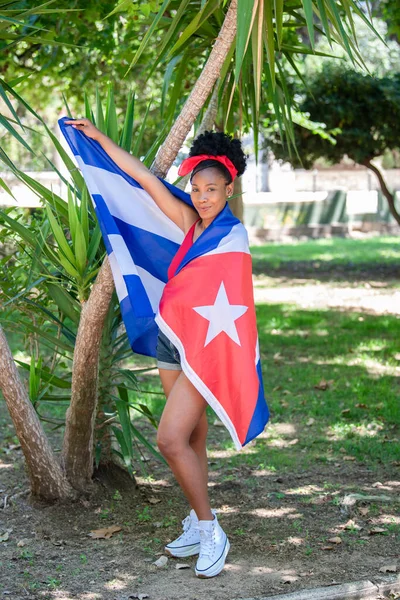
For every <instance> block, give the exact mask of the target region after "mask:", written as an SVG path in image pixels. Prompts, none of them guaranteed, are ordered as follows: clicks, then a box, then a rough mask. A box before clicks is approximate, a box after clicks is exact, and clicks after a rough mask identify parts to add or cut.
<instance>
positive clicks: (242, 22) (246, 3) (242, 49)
mask: <svg viewBox="0 0 400 600" xmlns="http://www.w3.org/2000/svg"><path fill="white" fill-rule="evenodd" d="M258 2H259V0H238V8H237V33H236V66H235V83H236V84H237V82H238V81H239V76H240V70H241V67H242V63H243V59H244V55H245V54H246V50H247V46H248V43H249V40H250V35H251V28H252V26H253V22H254V18H255V15H256V10H257V5H258ZM268 3H269V0H268V1H267V4H268Z"/></svg>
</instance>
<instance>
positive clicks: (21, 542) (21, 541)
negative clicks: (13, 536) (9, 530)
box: [17, 540, 26, 548]
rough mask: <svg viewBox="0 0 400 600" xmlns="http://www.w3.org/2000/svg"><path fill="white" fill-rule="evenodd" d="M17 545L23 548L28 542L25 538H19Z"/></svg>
mask: <svg viewBox="0 0 400 600" xmlns="http://www.w3.org/2000/svg"><path fill="white" fill-rule="evenodd" d="M17 546H18V548H23V547H24V546H26V542H24V540H19V542H18V544H17Z"/></svg>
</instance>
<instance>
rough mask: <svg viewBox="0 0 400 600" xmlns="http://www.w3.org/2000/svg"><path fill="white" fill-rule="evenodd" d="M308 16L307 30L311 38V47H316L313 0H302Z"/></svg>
mask: <svg viewBox="0 0 400 600" xmlns="http://www.w3.org/2000/svg"><path fill="white" fill-rule="evenodd" d="M301 1H302V4H303V8H304V13H305V15H306V21H307V30H308V35H309V37H310V44H311V47H312V48H314V46H315V35H314V21H313V3H312V0H301Z"/></svg>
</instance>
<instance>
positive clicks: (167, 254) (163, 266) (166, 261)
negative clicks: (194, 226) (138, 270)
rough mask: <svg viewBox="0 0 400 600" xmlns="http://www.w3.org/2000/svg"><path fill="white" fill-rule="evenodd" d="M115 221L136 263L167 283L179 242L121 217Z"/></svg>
mask: <svg viewBox="0 0 400 600" xmlns="http://www.w3.org/2000/svg"><path fill="white" fill-rule="evenodd" d="M115 223H116V224H117V226H118V230H119V232H120V234H121V235H122V237H123V238H124V241H125V243H126V245H127V247H128V250H129V252H130V254H131V256H132V258H133V261H134V263H135V265H136V266H137V267H142V268H143V269H145V270H146V271H148V272H149V273H151V274H152V275H154V277H157V279H160V280H161V281H163V282H164V283H166V282H167V281H168V275H167V271H168V267H169V265H170V264H171V257H172V256H175V254H176V253H177V251H178V248H179V244H176V243H175V242H172V241H171V240H167V239H166V238H164V237H162V236H160V235H156V234H155V233H149V232H148V231H146V230H145V229H141V228H140V227H135V226H134V225H130V224H129V223H125V221H121V220H120V219H115ZM155 259H156V260H155Z"/></svg>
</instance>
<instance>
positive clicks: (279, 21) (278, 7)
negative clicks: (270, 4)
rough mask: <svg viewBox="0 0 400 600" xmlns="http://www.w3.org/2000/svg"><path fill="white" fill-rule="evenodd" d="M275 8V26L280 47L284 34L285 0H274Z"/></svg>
mask: <svg viewBox="0 0 400 600" xmlns="http://www.w3.org/2000/svg"><path fill="white" fill-rule="evenodd" d="M274 8H275V27H276V38H277V40H278V48H279V49H280V48H281V45H282V35H283V0H274Z"/></svg>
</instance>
